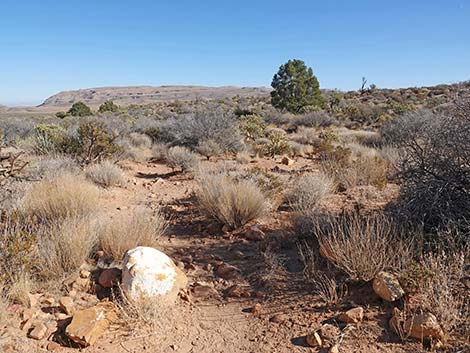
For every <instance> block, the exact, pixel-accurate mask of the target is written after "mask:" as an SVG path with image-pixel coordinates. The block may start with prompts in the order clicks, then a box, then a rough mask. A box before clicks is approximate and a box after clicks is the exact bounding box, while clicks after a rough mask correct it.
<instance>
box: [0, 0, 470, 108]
mask: <svg viewBox="0 0 470 353" xmlns="http://www.w3.org/2000/svg"><path fill="white" fill-rule="evenodd" d="M290 58H300V59H302V60H304V61H305V62H306V63H307V65H309V66H311V67H312V68H313V70H314V72H315V74H316V75H317V77H318V79H319V81H320V85H321V87H324V88H339V89H357V88H359V86H360V83H361V77H362V76H365V77H367V79H368V81H369V83H375V84H376V85H377V86H378V87H407V86H421V85H433V84H438V83H451V82H458V81H464V80H469V79H470V2H469V1H466V0H459V1H457V0H427V1H424V0H407V1H402V0H394V1H379V0H374V1H372V0H370V1H369V0H367V1H366V0H355V1H353V0H344V1H340V0H336V1H335V0H331V1H325V0H322V1H317V0H302V1H277V0H263V1H257V0H251V1H246V0H237V1H224V0H218V1H212V0H210V1H201V0H199V1H187V0H173V1H171V0H168V1H150V0H126V1H122V0H94V1H91V0H35V1H33V0H2V1H1V2H0V104H38V103H40V102H41V101H42V100H43V99H45V98H46V97H47V96H49V95H52V94H54V93H56V92H58V91H61V90H69V89H78V88H87V87H99V86H113V85H118V86H124V85H164V84H166V85H173V84H194V85H211V86H222V85H239V86H269V85H270V83H271V79H272V76H273V74H274V73H275V71H276V70H277V69H278V67H279V65H280V64H282V63H283V62H285V61H287V60H288V59H290Z"/></svg>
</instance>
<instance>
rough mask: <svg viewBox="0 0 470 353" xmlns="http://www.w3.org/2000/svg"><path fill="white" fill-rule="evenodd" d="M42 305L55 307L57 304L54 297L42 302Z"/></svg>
mask: <svg viewBox="0 0 470 353" xmlns="http://www.w3.org/2000/svg"><path fill="white" fill-rule="evenodd" d="M42 303H43V304H45V305H48V306H53V305H54V304H55V299H54V298H53V297H46V298H44V299H43V300H42Z"/></svg>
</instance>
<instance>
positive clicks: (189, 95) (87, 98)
mask: <svg viewBox="0 0 470 353" xmlns="http://www.w3.org/2000/svg"><path fill="white" fill-rule="evenodd" d="M270 91H271V89H270V88H268V87H235V86H225V87H204V86H159V87H151V86H136V87H101V88H88V89H80V90H77V91H64V92H60V93H57V94H55V95H53V96H51V97H49V98H47V99H46V100H45V101H44V103H43V104H42V105H41V106H45V107H47V106H49V107H69V106H70V105H72V104H73V103H75V102H78V101H82V102H84V103H86V104H88V105H91V106H96V105H99V104H101V103H103V102H105V101H107V100H112V101H114V102H115V103H116V104H119V105H129V104H146V103H154V102H163V101H173V100H194V99H198V98H202V99H221V98H226V97H233V96H237V95H238V96H241V97H246V96H250V97H257V96H259V97H262V96H268V95H269V92H270Z"/></svg>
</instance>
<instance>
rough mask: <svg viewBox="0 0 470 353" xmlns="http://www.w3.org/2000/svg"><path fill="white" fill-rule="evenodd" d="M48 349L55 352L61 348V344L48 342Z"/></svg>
mask: <svg viewBox="0 0 470 353" xmlns="http://www.w3.org/2000/svg"><path fill="white" fill-rule="evenodd" d="M46 349H47V350H48V351H49V352H53V351H57V350H59V349H60V344H58V343H57V342H53V341H51V342H48V343H47V346H46Z"/></svg>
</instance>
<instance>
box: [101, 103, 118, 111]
mask: <svg viewBox="0 0 470 353" xmlns="http://www.w3.org/2000/svg"><path fill="white" fill-rule="evenodd" d="M118 110H119V107H118V106H117V105H116V104H114V102H113V101H106V102H104V103H103V104H101V105H100V107H99V108H98V112H99V113H106V112H112V113H114V112H117V111H118Z"/></svg>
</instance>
